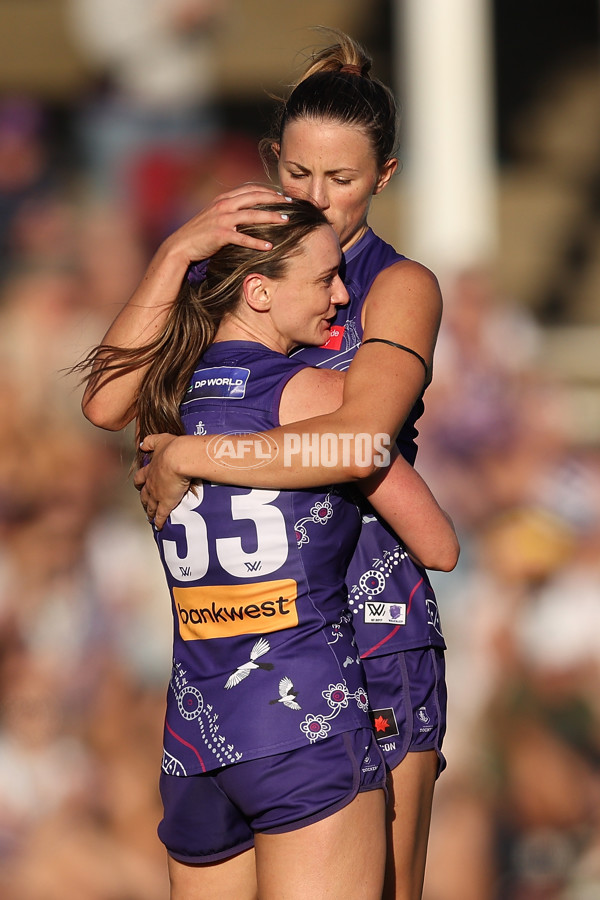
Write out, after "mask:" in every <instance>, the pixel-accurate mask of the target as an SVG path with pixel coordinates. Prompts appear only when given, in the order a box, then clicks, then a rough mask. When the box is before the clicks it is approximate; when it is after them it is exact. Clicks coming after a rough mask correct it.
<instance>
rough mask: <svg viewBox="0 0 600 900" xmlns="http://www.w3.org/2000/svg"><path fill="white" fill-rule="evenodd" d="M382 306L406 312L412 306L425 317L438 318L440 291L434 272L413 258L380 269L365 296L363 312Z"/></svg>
mask: <svg viewBox="0 0 600 900" xmlns="http://www.w3.org/2000/svg"><path fill="white" fill-rule="evenodd" d="M378 307H383V308H385V309H387V310H389V311H390V312H397V313H399V314H402V313H406V312H408V311H410V310H411V308H412V307H415V308H416V310H417V311H420V312H421V313H422V314H426V315H427V317H430V316H433V317H440V316H441V313H442V294H441V291H440V286H439V282H438V280H437V278H436V276H435V275H434V274H433V272H432V271H431V270H430V269H428V268H427V267H426V266H424V265H422V264H421V263H418V262H415V261H414V260H412V259H403V260H399V261H398V262H396V263H394V264H393V265H391V266H388V267H387V268H386V269H383V270H382V271H381V272H380V273H379V274H378V275H377V277H376V278H375V280H374V281H373V284H372V286H371V290H370V291H369V293H368V294H367V297H366V299H365V313H366V314H368V312H369V311H370V310H374V309H375V308H378Z"/></svg>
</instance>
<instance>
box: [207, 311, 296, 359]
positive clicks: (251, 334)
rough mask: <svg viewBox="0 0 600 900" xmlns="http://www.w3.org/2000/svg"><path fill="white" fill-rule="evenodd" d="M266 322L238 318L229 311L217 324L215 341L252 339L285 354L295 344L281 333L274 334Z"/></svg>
mask: <svg viewBox="0 0 600 900" xmlns="http://www.w3.org/2000/svg"><path fill="white" fill-rule="evenodd" d="M268 324H269V323H267V322H265V323H264V324H263V322H262V321H261V319H259V320H258V321H256V322H255V321H252V322H248V321H246V320H245V319H242V318H240V317H239V316H238V315H236V313H231V314H230V315H228V316H225V318H224V319H223V321H222V322H221V324H220V325H219V328H218V329H217V333H216V335H215V342H216V341H252V342H253V343H255V344H262V345H263V346H264V347H268V348H269V350H275V351H276V352H277V353H284V354H285V355H287V354H288V353H289V352H290V350H291V349H292V348H293V347H294V346H295V345H294V344H291V343H290V342H289V341H286V340H285V339H284V338H283V337H282V336H281V335H279V334H274V333H273V332H272V330H271V329H269V328H268Z"/></svg>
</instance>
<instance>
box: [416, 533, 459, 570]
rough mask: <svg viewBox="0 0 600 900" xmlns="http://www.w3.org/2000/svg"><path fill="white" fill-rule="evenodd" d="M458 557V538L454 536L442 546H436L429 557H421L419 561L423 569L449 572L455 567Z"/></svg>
mask: <svg viewBox="0 0 600 900" xmlns="http://www.w3.org/2000/svg"><path fill="white" fill-rule="evenodd" d="M459 557H460V544H459V543H458V538H456V539H455V540H454V541H449V542H448V543H447V544H445V545H444V546H442V547H436V548H435V550H433V551H432V553H431V556H430V557H428V556H427V557H426V558H425V559H421V560H420V562H421V565H422V566H423V567H424V568H425V569H431V570H432V571H434V572H451V571H452V570H453V569H454V568H456V564H457V563H458V559H459Z"/></svg>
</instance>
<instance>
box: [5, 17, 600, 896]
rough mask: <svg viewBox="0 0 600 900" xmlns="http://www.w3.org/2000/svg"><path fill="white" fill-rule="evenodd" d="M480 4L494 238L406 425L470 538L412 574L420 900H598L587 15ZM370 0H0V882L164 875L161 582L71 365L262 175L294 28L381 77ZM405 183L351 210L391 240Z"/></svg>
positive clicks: (463, 281)
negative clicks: (424, 741) (167, 247)
mask: <svg viewBox="0 0 600 900" xmlns="http://www.w3.org/2000/svg"><path fill="white" fill-rule="evenodd" d="M438 2H444V3H446V2H449V3H450V4H452V3H453V2H455V0H438ZM489 5H490V7H491V12H492V17H491V20H492V23H493V45H492V46H493V52H494V60H493V72H494V94H493V98H494V107H495V108H494V110H493V112H494V115H495V135H496V137H495V141H496V144H495V154H496V176H495V177H496V186H497V194H498V209H499V239H498V252H497V254H496V256H495V258H493V259H490V258H486V259H482V260H481V261H480V262H479V263H478V264H473V265H470V266H469V267H466V268H462V269H460V270H458V271H448V270H445V271H444V272H443V282H442V286H443V290H444V295H445V320H444V324H443V328H442V333H441V336H440V342H439V349H438V352H437V356H436V365H435V377H434V381H433V385H432V387H431V388H430V389H429V391H428V394H427V409H426V414H425V417H424V419H423V420H422V427H421V439H420V445H421V451H420V455H419V468H420V470H421V471H422V473H423V474H424V475H425V477H426V478H427V479H428V480H429V482H430V484H431V485H432V487H433V489H434V491H435V492H436V494H437V496H438V497H439V499H440V501H441V502H442V504H443V505H444V506H445V507H446V508H447V509H448V510H449V511H450V512H451V514H452V516H453V518H454V520H455V523H456V526H457V530H458V532H459V535H460V539H461V544H462V556H461V560H460V562H459V565H458V567H457V569H456V570H455V571H454V572H453V573H451V574H450V575H443V576H436V577H435V579H434V583H435V586H436V590H437V592H438V595H439V601H440V607H441V614H442V621H443V623H444V628H445V633H446V639H447V642H448V645H449V650H448V681H449V689H450V711H449V729H448V735H447V741H446V746H445V752H446V756H447V758H448V768H447V771H446V772H445V773H444V774H443V777H442V778H441V779H440V782H439V784H438V789H437V794H436V800H435V805H434V817H433V825H432V834H431V845H430V854H429V861H428V868H427V878H426V887H425V900H597V898H598V897H600V690H599V687H600V672H599V668H600V350H599V348H600V343H598V341H597V339H599V340H600V284H599V280H598V275H599V269H600V263H599V260H600V253H596V252H595V251H597V250H599V249H600V243H599V239H600V162H599V160H600V62H599V59H598V34H599V27H598V18H599V16H600V10H599V9H598V4H597V0H590V2H585V0H572V2H571V3H570V4H568V5H567V6H565V4H564V3H560V2H546V3H538V2H531V3H528V4H522V3H521V4H519V3H516V2H513V0H499V2H497V3H496V4H492V3H490V4H489ZM394 6H395V4H393V3H392V2H385V0H382V2H378V0H373V2H369V3H365V2H364V0H360V2H354V0H352V2H350V0H343V2H342V0H339V2H338V0H329V2H328V3H327V4H323V3H320V4H317V3H314V2H312V0H311V2H309V0H306V2H304V3H303V4H286V3H281V0H279V2H277V3H275V2H268V0H248V2H242V0H237V2H236V0H169V2H164V0H3V2H2V4H0V49H1V51H2V52H1V53H0V410H1V418H0V422H1V428H0V444H1V452H0V535H1V543H0V896H2V898H3V900H165V898H166V897H167V896H168V888H167V883H166V871H165V860H164V855H163V850H162V847H161V845H160V844H159V842H158V839H157V838H156V834H155V831H156V825H157V822H158V819H159V815H160V805H159V798H158V792H157V781H158V772H159V766H160V758H161V730H162V715H163V702H164V694H165V690H166V681H167V678H168V672H169V668H170V638H171V635H170V631H171V620H170V612H169V607H168V597H167V592H166V588H165V586H164V580H163V575H162V570H161V569H160V567H159V564H158V559H157V554H156V551H155V548H154V544H153V541H152V537H151V533H150V531H149V528H148V525H147V523H146V521H145V518H144V515H143V513H142V510H141V508H140V507H139V505H138V497H137V493H136V491H135V490H134V488H133V486H132V483H131V479H130V476H129V469H130V464H131V461H132V456H133V449H132V447H133V434H132V433H130V432H127V433H125V434H119V435H113V434H109V433H105V432H100V431H98V430H96V429H94V428H93V427H92V426H90V425H89V424H88V423H86V422H85V420H84V419H83V417H82V415H81V413H80V408H79V403H80V396H81V390H80V388H79V386H78V384H77V379H76V377H74V376H72V375H69V374H67V373H66V369H67V368H68V367H69V366H71V365H73V364H74V363H75V362H77V360H78V359H80V358H81V356H82V355H83V354H84V353H85V351H86V350H87V349H89V348H90V346H91V345H92V344H94V343H95V342H97V341H98V340H99V339H100V337H101V336H102V334H103V333H104V331H105V329H106V327H107V325H108V323H109V321H110V320H111V319H112V318H113V317H114V315H115V314H116V312H117V311H118V309H119V307H120V305H121V304H122V303H123V302H124V301H125V300H126V299H127V297H128V296H129V295H130V293H131V291H132V290H133V288H134V286H135V284H136V283H137V281H138V279H139V278H140V276H141V274H142V273H143V270H144V268H145V265H146V263H147V261H148V258H149V256H150V255H151V253H152V251H153V249H154V248H155V247H156V246H157V244H158V243H159V242H160V240H161V239H162V238H163V237H164V236H166V234H168V233H169V232H170V231H171V230H172V229H173V228H174V227H176V226H177V225H178V224H179V223H181V222H182V221H184V220H185V219H186V218H187V217H189V216H190V215H191V214H193V213H194V212H196V211H197V210H198V209H199V208H201V207H202V206H203V204H204V203H205V202H206V201H207V200H209V199H210V198H211V197H212V196H214V195H215V194H216V193H218V192H219V191H220V190H223V189H226V188H228V187H231V186H234V185H236V184H239V183H241V182H244V181H249V180H259V181H264V180H266V175H265V173H264V171H263V169H262V166H261V164H260V162H259V159H258V156H257V152H256V142H257V140H258V138H259V137H260V136H261V135H262V134H263V133H264V132H265V131H266V130H267V128H268V125H269V120H270V114H271V113H272V110H273V100H272V97H271V95H272V93H277V92H281V91H285V85H286V83H289V81H291V80H292V78H293V75H294V72H295V71H296V70H297V69H298V68H299V67H301V64H302V60H303V57H302V56H301V55H300V56H299V55H298V51H299V50H300V49H301V48H303V47H309V46H313V45H314V43H315V35H314V34H311V33H310V32H309V31H307V28H306V26H309V25H313V24H324V25H337V26H338V27H340V28H342V29H344V30H346V31H348V32H349V33H351V34H352V35H353V36H354V37H356V38H358V39H359V40H362V41H363V42H364V43H365V44H366V46H367V47H368V48H369V49H370V51H371V52H372V54H373V56H374V60H375V71H376V73H377V74H379V75H380V76H381V77H382V78H383V80H385V81H388V82H392V83H394V85H395V87H396V89H397V92H398V93H399V95H400V99H401V100H402V77H401V74H398V72H399V70H400V72H401V67H399V66H398V60H397V59H395V57H394V52H393V48H392V46H391V44H390V41H391V35H392V34H393V28H392V27H391V24H390V23H391V20H392V16H393V14H394V9H393V7H394ZM299 7H302V8H301V9H299ZM524 7H527V9H524ZM401 157H402V153H401ZM403 178H404V176H403V174H402V173H401V174H400V175H398V176H396V183H395V186H394V188H393V189H389V190H388V192H387V196H385V195H384V196H382V198H381V200H380V202H378V200H376V201H375V203H374V208H373V222H374V225H375V227H376V229H377V230H378V231H379V232H380V233H381V234H382V236H384V237H385V238H387V239H388V240H390V241H391V242H393V243H395V244H396V245H397V246H398V248H399V249H401V250H406V249H407V247H410V238H411V235H410V231H409V230H408V227H407V226H406V224H404V225H403V220H402V215H401V210H402V207H403V191H404V181H403ZM423 261H424V262H426V263H428V264H431V265H432V267H434V268H435V265H433V264H434V262H435V261H434V260H433V261H430V260H423ZM358 849H359V848H358ZM349 900H351V898H349Z"/></svg>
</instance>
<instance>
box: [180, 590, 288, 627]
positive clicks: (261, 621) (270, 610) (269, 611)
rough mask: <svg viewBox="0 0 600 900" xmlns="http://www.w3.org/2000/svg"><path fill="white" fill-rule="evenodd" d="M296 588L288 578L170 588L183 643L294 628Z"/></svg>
mask: <svg viewBox="0 0 600 900" xmlns="http://www.w3.org/2000/svg"><path fill="white" fill-rule="evenodd" d="M297 596H298V585H297V584H296V582H295V581H294V580H293V579H291V578H283V579H280V580H279V581H259V582H255V583H254V584H233V585H231V584H224V585H217V586H210V585H209V586H207V587H174V588H173V598H174V600H175V607H176V610H177V620H178V622H179V634H180V635H181V638H182V639H183V640H184V641H197V640H208V639H210V638H224V637H233V636H234V635H238V634H265V633H268V632H271V631H283V630H284V629H285V628H294V627H295V626H296V625H297V624H298V611H297V609H296V599H297Z"/></svg>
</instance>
